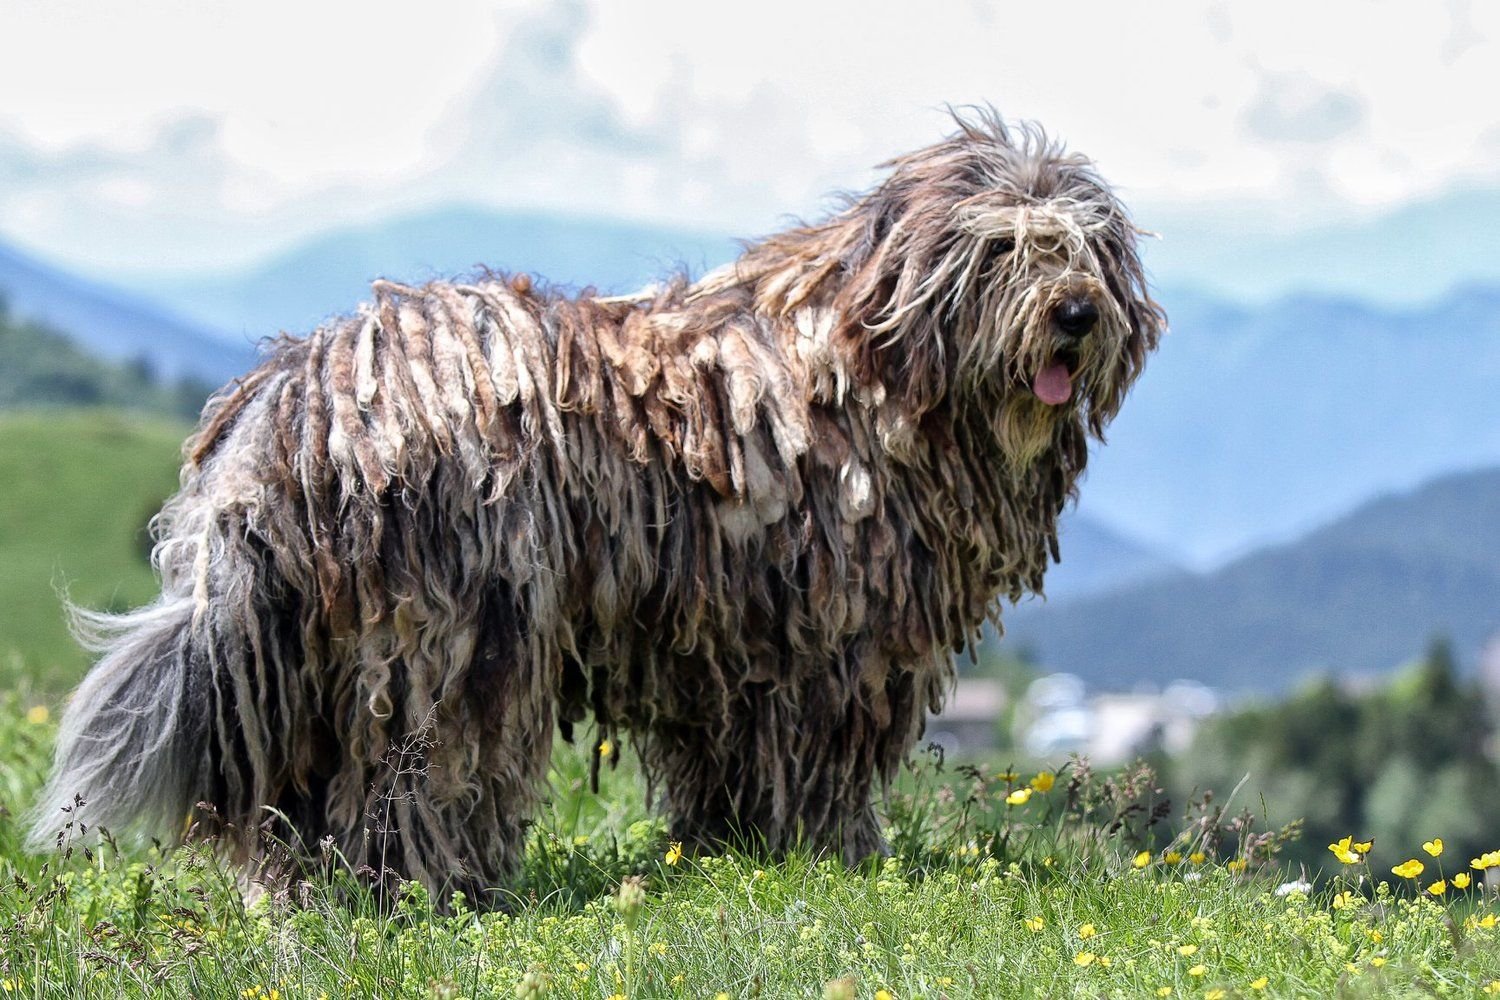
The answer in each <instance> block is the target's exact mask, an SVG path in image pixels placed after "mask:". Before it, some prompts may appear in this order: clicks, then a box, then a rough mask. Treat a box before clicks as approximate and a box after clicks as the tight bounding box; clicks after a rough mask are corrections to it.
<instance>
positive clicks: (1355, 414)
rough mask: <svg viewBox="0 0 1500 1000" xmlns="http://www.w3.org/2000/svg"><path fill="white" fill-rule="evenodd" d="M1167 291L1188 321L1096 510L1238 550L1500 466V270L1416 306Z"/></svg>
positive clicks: (1195, 552) (1127, 435) (1178, 548)
mask: <svg viewBox="0 0 1500 1000" xmlns="http://www.w3.org/2000/svg"><path fill="white" fill-rule="evenodd" d="M1164 301H1165V303H1166V306H1167V308H1168V311H1169V313H1170V315H1171V322H1172V330H1171V332H1170V333H1169V334H1168V335H1167V337H1166V338H1165V340H1164V341H1163V343H1162V346H1161V349H1160V351H1159V352H1158V353H1157V356H1156V357H1155V358H1154V359H1153V360H1152V362H1151V363H1150V364H1149V365H1148V366H1147V369H1146V373H1145V375H1144V376H1143V378H1142V379H1141V381H1140V383H1139V384H1138V385H1137V386H1136V388H1135V391H1134V392H1133V393H1132V395H1131V398H1130V399H1129V401H1127V403H1126V404H1125V407H1124V409H1123V410H1122V411H1121V413H1120V416H1119V418H1118V419H1117V420H1116V421H1115V423H1114V425H1113V426H1112V427H1111V428H1110V430H1109V441H1110V443H1109V445H1108V447H1105V448H1101V449H1099V450H1098V451H1097V452H1096V453H1095V455H1094V456H1093V457H1092V458H1091V459H1090V462H1089V475H1088V481H1087V482H1086V483H1085V484H1084V486H1083V489H1082V499H1081V502H1080V505H1079V510H1080V512H1081V513H1083V514H1084V515H1086V516H1088V517H1090V518H1092V519H1094V520H1096V521H1100V522H1102V523H1105V524H1108V525H1111V526H1116V527H1119V528H1121V529H1123V530H1125V531H1127V532H1129V534H1130V535H1131V536H1132V537H1135V538H1138V539H1141V540H1142V541H1144V542H1145V543H1147V544H1148V545H1150V546H1151V547H1153V548H1156V549H1160V550H1163V551H1170V552H1174V553H1178V554H1180V555H1182V556H1185V557H1186V558H1187V559H1188V561H1190V562H1192V563H1194V564H1197V565H1203V564H1211V563H1222V561H1224V560H1225V559H1226V558H1227V557H1231V556H1233V555H1235V554H1239V553H1242V552H1245V551H1247V550H1249V549H1250V548H1252V547H1255V546H1258V545H1264V544H1266V543H1269V542H1275V541H1280V540H1283V539H1286V538H1290V537H1293V536H1295V535H1298V534H1301V533H1302V532H1304V531H1307V530H1309V529H1310V528H1312V527H1314V526H1316V525H1318V524H1325V523H1327V522H1328V521H1329V520H1331V519H1332V518H1334V517H1337V516H1339V515H1342V514H1344V513H1346V512H1348V511H1350V510H1352V509H1353V508H1354V507H1355V506H1357V505H1358V504H1360V503H1362V502H1363V501H1365V500H1368V499H1369V498H1371V497H1373V496H1377V495H1379V494H1381V493H1385V492H1389V491H1392V490H1401V489H1409V488H1411V487H1413V486H1416V485H1417V484H1419V483H1421V482H1423V481H1425V480H1428V479H1431V478H1432V477H1434V476H1437V475H1441V474H1443V473H1446V472H1452V471H1456V470H1459V469H1473V468H1480V467H1483V466H1488V465H1494V464H1500V419H1497V417H1496V410H1495V398H1496V387H1497V386H1500V286H1497V287H1474V288H1465V289H1460V290H1458V291H1455V292H1454V293H1453V294H1451V295H1449V296H1448V297H1446V298H1444V299H1442V300H1441V301H1438V302H1434V303H1431V304H1429V305H1425V306H1422V307H1420V308H1413V309H1403V310H1388V309H1382V308H1377V307H1374V306H1371V305H1369V304H1367V303H1363V302H1358V301H1354V300H1340V299H1332V298H1313V297H1305V298H1297V299H1287V300H1285V301H1281V302H1278V303H1276V304H1274V305H1271V306H1266V307H1260V308H1255V309H1249V308H1241V307H1236V306H1231V305H1227V304H1225V303H1222V302H1219V301H1216V300H1213V299H1207V298H1203V297H1201V296H1196V295H1192V294H1190V293H1183V292H1178V293H1175V294H1173V293H1171V292H1168V293H1166V297H1165V298H1164Z"/></svg>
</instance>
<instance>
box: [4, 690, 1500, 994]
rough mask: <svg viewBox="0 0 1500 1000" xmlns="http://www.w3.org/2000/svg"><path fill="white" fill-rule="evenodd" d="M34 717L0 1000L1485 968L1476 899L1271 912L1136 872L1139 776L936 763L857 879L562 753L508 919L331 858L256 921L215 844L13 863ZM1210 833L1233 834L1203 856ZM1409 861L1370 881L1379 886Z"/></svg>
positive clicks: (1382, 973) (1269, 872) (1188, 864)
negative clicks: (699, 833) (1033, 779)
mask: <svg viewBox="0 0 1500 1000" xmlns="http://www.w3.org/2000/svg"><path fill="white" fill-rule="evenodd" d="M30 709H33V706H30V705H28V704H26V703H23V702H21V701H20V700H18V699H17V698H16V697H15V696H4V697H0V796H3V798H0V802H3V804H4V806H5V810H4V813H3V814H0V884H3V886H4V888H3V890H0V989H3V990H4V994H3V995H5V996H7V997H9V996H26V997H77V996H95V997H119V996H130V997H136V996H140V997H226V998H235V997H239V998H243V1000H255V998H259V1000H266V998H270V997H276V998H287V1000H291V998H304V997H305V998H316V997H324V996H326V997H330V998H333V997H372V996H379V997H413V998H449V997H517V996H524V997H536V996H547V997H588V998H606V997H611V996H617V995H618V996H627V997H632V998H634V997H673V998H677V997H682V998H707V997H714V996H717V995H719V994H720V993H723V994H727V995H728V996H730V997H735V998H739V997H767V998H780V997H814V998H816V997H822V996H835V997H860V998H876V997H880V996H881V994H880V993H879V992H878V991H881V990H884V991H886V994H888V995H889V996H891V997H895V998H900V1000H911V998H917V997H926V998H931V1000H937V998H944V997H947V998H958V997H1008V996H1036V997H1055V996H1089V997H1094V996H1115V997H1150V996H1157V995H1171V996H1177V997H1202V998H1213V997H1225V998H1228V997H1250V996H1306V997H1329V996H1356V997H1358V996H1413V997H1416V996H1421V997H1430V996H1478V995H1481V991H1482V990H1483V989H1484V988H1485V986H1486V985H1487V984H1490V983H1492V982H1493V981H1494V980H1495V979H1496V978H1500V947H1497V945H1500V937H1497V929H1496V928H1495V927H1494V926H1485V924H1486V923H1490V924H1491V925H1493V922H1494V921H1493V918H1492V917H1491V916H1490V915H1491V914H1492V913H1493V909H1492V902H1493V901H1492V900H1490V899H1487V898H1483V897H1482V896H1481V894H1480V892H1479V890H1478V889H1477V888H1474V887H1471V888H1470V889H1469V890H1468V891H1466V892H1456V891H1450V893H1449V894H1448V895H1447V896H1446V897H1445V898H1444V900H1443V901H1437V900H1434V899H1432V898H1430V897H1428V898H1417V896H1416V894H1415V893H1414V892H1413V890H1412V889H1411V887H1410V884H1409V883H1405V882H1402V881H1401V880H1399V879H1395V878H1394V877H1393V876H1389V875H1386V876H1383V877H1384V879H1385V880H1387V881H1389V882H1396V883H1400V884H1398V885H1395V886H1390V885H1387V886H1384V887H1381V888H1376V889H1373V890H1371V889H1370V888H1369V879H1368V878H1367V879H1366V885H1365V888H1364V892H1362V893H1360V894H1359V895H1358V896H1357V897H1355V898H1354V900H1353V902H1352V905H1347V906H1342V907H1335V906H1334V905H1333V895H1332V894H1333V892H1334V891H1336V890H1340V889H1345V888H1348V887H1349V886H1350V885H1352V884H1353V883H1352V882H1351V881H1348V880H1343V881H1335V882H1332V883H1330V884H1329V885H1328V886H1327V888H1324V889H1322V890H1319V891H1317V892H1314V893H1308V892H1305V891H1293V892H1290V893H1288V894H1285V895H1278V894H1277V892H1276V887H1277V885H1278V883H1279V882H1281V881H1283V880H1284V879H1285V878H1286V877H1287V876H1286V875H1285V874H1284V873H1282V872H1280V871H1279V870H1278V869H1277V867H1276V866H1275V864H1274V863H1268V864H1258V863H1252V864H1251V866H1250V868H1249V869H1248V870H1243V871H1242V870H1239V866H1238V865H1229V864H1224V863H1222V859H1224V858H1226V857H1228V858H1235V857H1238V856H1239V855H1240V852H1241V851H1243V850H1245V848H1246V846H1247V842H1248V844H1249V845H1250V846H1252V847H1253V845H1254V844H1255V843H1256V840H1255V838H1253V837H1252V838H1244V837H1241V838H1239V840H1238V842H1237V841H1236V840H1235V839H1234V834H1233V831H1232V829H1230V826H1231V825H1232V824H1225V823H1223V822H1221V821H1222V820H1223V817H1217V818H1215V817H1214V816H1213V815H1209V816H1207V817H1201V816H1200V817H1199V820H1200V821H1199V822H1198V823H1196V824H1193V825H1188V826H1184V825H1183V824H1182V822H1181V821H1180V820H1179V821H1175V822H1176V823H1177V828H1178V829H1181V830H1182V831H1183V832H1184V836H1183V838H1181V839H1179V840H1178V841H1177V843H1178V844H1180V845H1181V847H1182V849H1183V851H1184V853H1191V851H1192V849H1193V848H1195V847H1199V846H1208V847H1210V850H1211V852H1212V857H1210V858H1208V859H1205V860H1204V861H1202V862H1201V863H1197V864H1195V863H1193V861H1191V860H1190V859H1188V858H1184V859H1183V860H1181V861H1180V862H1178V863H1175V864H1169V863H1167V862H1166V861H1164V860H1163V855H1162V853H1161V852H1160V850H1158V851H1157V852H1156V853H1154V854H1153V855H1150V862H1149V863H1148V864H1145V865H1144V866H1143V867H1137V866H1136V863H1135V857H1134V854H1133V851H1134V845H1133V844H1131V843H1130V841H1131V840H1132V839H1133V838H1134V837H1136V836H1137V835H1143V834H1148V833H1149V832H1150V831H1151V828H1152V827H1153V826H1155V827H1158V828H1159V827H1163V826H1167V827H1171V826H1172V823H1173V822H1174V821H1170V820H1165V819H1163V820H1162V821H1161V822H1158V823H1156V824H1152V823H1150V821H1149V817H1150V815H1151V813H1152V812H1153V810H1151V809H1137V808H1135V807H1134V806H1133V805H1132V803H1134V804H1139V803H1141V802H1142V801H1146V800H1149V796H1150V792H1151V790H1150V787H1149V783H1147V784H1146V785H1141V784H1140V783H1139V782H1138V781H1136V780H1135V779H1130V778H1113V777H1111V778H1101V777H1097V776H1087V775H1086V774H1085V775H1074V774H1072V773H1071V772H1067V771H1065V772H1064V773H1063V774H1061V775H1060V776H1059V778H1058V781H1057V783H1056V785H1055V786H1053V787H1052V788H1051V789H1049V790H1048V791H1046V792H1036V793H1034V794H1033V795H1032V796H1031V797H1030V799H1029V801H1027V802H1025V803H1024V804H1021V805H1016V806H1009V805H1005V803H1004V797H1005V795H1006V794H1007V793H1008V792H1009V791H1012V790H1014V789H1016V788H1018V787H1022V782H1021V781H1019V780H1009V781H1007V780H1005V779H998V778H996V777H994V776H993V772H973V771H967V770H962V769H960V770H949V771H944V772H941V773H938V772H936V771H934V770H932V769H930V768H929V769H927V770H925V771H924V772H923V773H921V774H919V775H918V776H916V777H915V778H913V779H912V780H911V781H910V782H909V783H908V784H906V785H905V786H904V787H903V789H902V790H901V791H900V792H899V794H898V795H897V797H896V798H895V800H894V802H893V808H892V815H893V816H894V817H895V818H896V822H895V826H894V828H893V831H892V832H893V834H894V836H893V838H892V839H893V843H903V844H906V845H908V846H909V847H910V848H911V850H910V851H909V852H904V853H902V854H899V855H897V856H895V857H892V858H889V859H887V860H885V861H883V862H873V863H871V864H869V865H867V866H865V867H863V868H859V869H854V870H850V869H846V868H844V867H843V866H842V865H839V864H836V863H832V862H827V861H817V860H814V859H812V858H810V857H806V856H794V857H792V858H789V859H781V860H777V861H772V860H768V859H764V858H757V857H755V856H753V855H745V854H737V853H731V854H729V855H727V856H701V857H693V856H691V855H689V856H686V857H683V858H682V859H681V860H678V861H677V862H676V863H675V864H669V863H668V861H667V859H666V857H665V854H666V850H667V847H668V845H667V844H666V842H665V836H664V833H663V828H662V825H661V823H660V822H659V821H658V820H655V819H653V818H651V817H650V816H649V815H648V814H647V813H646V811H645V808H644V805H643V803H642V801H641V791H640V785H639V782H638V780H637V778H638V776H637V775H635V774H634V773H633V771H632V769H631V768H630V767H629V766H628V764H627V766H623V767H621V768H620V769H619V770H618V772H610V771H609V770H606V773H605V775H604V781H603V786H602V788H601V792H600V794H599V795H598V796H594V795H592V794H591V793H589V792H588V791H587V787H586V786H587V778H586V774H587V767H586V761H585V755H584V753H583V751H582V750H580V749H576V748H566V747H565V748H563V749H561V750H560V751H559V753H558V756H557V757H556V759H555V768H554V773H553V775H552V786H553V794H552V796H551V799H550V801H549V804H548V807H547V808H546V809H545V810H544V811H543V814H542V815H541V816H540V817H539V820H538V823H537V825H536V826H535V827H534V828H533V831H532V840H531V843H530V846H529V850H528V852H527V856H526V863H525V871H524V872H523V873H522V875H521V876H520V878H519V880H518V883H517V886H516V889H517V891H516V894H515V896H514V897H513V910H512V912H509V913H487V914H476V913H473V912H470V911H469V910H468V909H466V908H465V907H463V906H462V905H460V906H459V907H458V908H457V909H456V910H454V911H453V912H450V913H447V914H443V913H439V912H437V911H436V910H435V909H434V907H433V906H431V905H430V901H429V900H428V899H427V897H426V895H425V893H423V892H422V891H421V890H420V889H417V888H415V887H409V888H408V889H406V890H404V891H403V892H402V893H401V894H400V897H399V899H398V900H396V901H395V902H394V903H391V904H387V905H384V906H381V905H377V904H376V903H375V902H374V901H372V900H371V899H370V897H369V896H368V895H366V894H364V893H363V892H362V891H361V890H360V889H359V888H358V887H357V886H356V885H355V884H354V883H353V882H352V879H351V878H350V877H349V876H348V874H347V873H345V872H342V871H341V870H340V868H339V865H338V863H337V859H332V860H330V862H329V864H328V871H327V873H326V874H325V876H322V877H319V878H318V879H317V880H316V881H315V882H314V883H311V884H300V885H295V886H291V887H288V888H287V889H286V890H285V891H283V892H280V893H269V894H264V895H262V896H261V897H260V898H259V899H258V900H257V901H256V902H254V903H253V904H251V905H249V906H246V905H245V904H244V903H243V902H242V896H241V893H240V891H239V889H238V887H237V886H236V884H235V880H234V876H233V875H232V874H231V873H229V872H227V871H226V870H224V868H223V867H221V866H220V865H219V864H218V863H217V862H216V861H215V860H214V858H213V857H212V856H211V855H210V854H209V853H208V852H207V851H205V850H204V849H202V848H194V849H182V850H178V851H176V852H172V853H170V854H165V855H164V854H163V853H161V852H160V851H157V850H155V849H149V848H146V849H142V848H134V849H131V848H127V849H124V850H119V851H117V850H114V849H111V848H109V847H96V848H94V849H92V850H89V851H87V852H86V851H84V850H83V849H82V848H81V847H79V848H76V849H74V850H73V851H71V852H70V855H69V856H68V857H66V858H64V859H58V858H49V859H40V858H36V857H30V856H27V855H25V854H24V853H22V852H21V850H20V849H19V847H18V833H17V821H16V818H15V812H16V811H18V810H19V809H20V808H22V807H23V806H24V804H25V803H26V802H27V801H28V800H29V798H30V796H31V795H32V794H34V792H35V789H36V786H37V783H38V782H39V780H40V778H41V775H42V771H43V769H44V766H45V756H46V750H47V746H48V744H49V742H50V739H51V728H52V724H51V722H49V721H37V720H39V719H40V716H41V714H42V713H41V712H37V711H34V710H33V711H32V717H31V719H28V718H27V715H28V710H30ZM1139 776H1140V775H1139V773H1138V774H1137V778H1139ZM1075 778H1078V779H1079V780H1074V779H1075ZM1143 794H1144V795H1145V796H1146V799H1142V795H1143ZM1070 800H1075V801H1074V804H1073V805H1068V804H1067V803H1068V802H1069V801H1070ZM1158 811H1159V810H1158ZM1111 816H1112V817H1113V820H1111V819H1110V818H1109V817H1111ZM1117 820H1118V821H1123V822H1122V823H1121V825H1119V826H1118V827H1117V828H1116V830H1115V831H1114V832H1109V831H1108V830H1107V829H1106V828H1107V827H1108V826H1109V825H1110V824H1111V823H1113V822H1114V821H1117ZM1211 831H1216V832H1217V834H1218V835H1227V837H1228V839H1226V840H1224V841H1223V842H1222V843H1221V844H1220V845H1219V847H1218V849H1217V850H1213V845H1212V841H1213V838H1214V834H1213V833H1212V832H1211ZM1205 834H1207V835H1208V836H1207V839H1208V841H1209V842H1208V843H1207V844H1205V843H1204V842H1203V840H1202V839H1201V838H1202V835H1205ZM1415 850H1417V848H1416V845H1408V846H1403V845H1397V846H1396V847H1395V848H1394V849H1393V851H1391V852H1383V853H1382V855H1381V857H1380V858H1379V859H1378V864H1377V865H1375V866H1374V867H1368V866H1365V867H1361V868H1360V869H1359V871H1360V872H1361V873H1363V874H1365V875H1366V876H1369V875H1370V873H1371V872H1373V873H1374V875H1375V876H1376V877H1377V878H1378V877H1381V872H1382V871H1384V870H1386V869H1388V867H1389V865H1390V864H1391V863H1394V861H1399V860H1404V858H1405V857H1406V856H1407V855H1406V854H1405V853H1403V852H1406V851H1415ZM1252 853H1255V852H1253V851H1252ZM1387 854H1388V855H1389V857H1388V858H1387V857H1386V855H1387ZM1256 856H1257V857H1258V856H1259V855H1258V854H1257V855H1256ZM1421 856H1422V857H1424V858H1426V857H1427V856H1426V855H1421ZM1392 859H1394V861H1393V860H1392ZM1427 861H1428V862H1429V874H1431V873H1432V872H1433V871H1434V869H1435V867H1436V865H1437V862H1436V861H1435V860H1434V859H1432V858H1427ZM1465 864H1466V859H1464V860H1456V861H1450V866H1451V867H1454V870H1457V868H1461V867H1464V866H1465ZM1331 866H1332V867H1334V868H1337V867H1339V866H1338V865H1337V863H1336V862H1332V863H1331ZM1351 870H1352V869H1351ZM629 876H640V877H641V878H642V879H643V883H642V885H643V888H644V890H645V898H644V901H643V903H642V905H641V906H640V909H639V911H638V912H635V913H633V914H632V913H622V911H621V909H620V907H619V906H618V905H617V903H618V896H617V887H618V886H619V885H620V883H621V881H622V879H626V878H627V877H629ZM1340 879H1344V877H1343V876H1341V877H1340ZM1262 980H1263V982H1262ZM1257 986H1261V987H1263V988H1262V989H1257V988H1256V987H1257ZM1161 991H1168V992H1167V993H1162V992H1161ZM1220 991H1222V992H1220Z"/></svg>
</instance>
